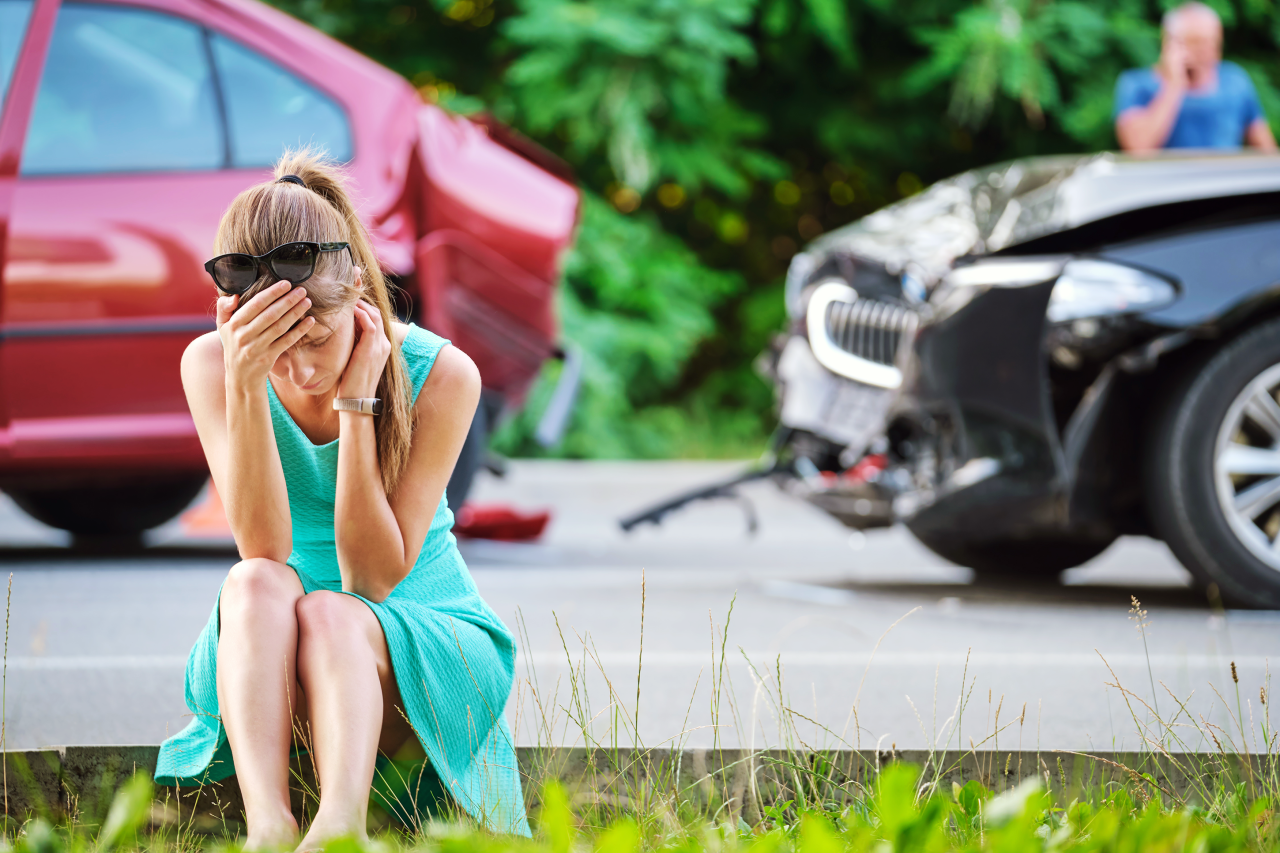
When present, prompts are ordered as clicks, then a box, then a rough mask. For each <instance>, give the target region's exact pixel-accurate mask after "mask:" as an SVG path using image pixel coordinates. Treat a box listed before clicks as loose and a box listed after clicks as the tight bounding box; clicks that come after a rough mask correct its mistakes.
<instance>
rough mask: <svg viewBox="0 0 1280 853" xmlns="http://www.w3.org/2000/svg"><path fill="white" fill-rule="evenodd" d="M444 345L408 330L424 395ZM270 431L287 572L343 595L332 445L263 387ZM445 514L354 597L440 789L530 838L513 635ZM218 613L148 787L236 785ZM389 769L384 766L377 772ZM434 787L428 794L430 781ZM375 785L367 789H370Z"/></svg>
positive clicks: (200, 643) (501, 827)
mask: <svg viewBox="0 0 1280 853" xmlns="http://www.w3.org/2000/svg"><path fill="white" fill-rule="evenodd" d="M448 343H449V342H448V341H446V340H444V339H443V338H441V337H438V336H437V335H434V334H432V333H431V332H428V331H426V330H424V329H420V328H418V327H417V326H410V328H409V331H408V334H407V335H406V336H405V339H404V343H403V345H402V347H401V351H402V352H403V354H404V359H405V363H406V366H407V367H408V372H409V379H410V382H411V384H412V386H413V399H415V400H416V399H417V396H418V393H419V392H420V391H421V390H422V386H423V383H425V382H426V381H427V375H428V374H429V373H430V372H431V366H432V364H434V363H435V359H436V355H437V354H438V353H439V352H440V350H441V349H442V348H443V347H444V346H445V345H446V344H448ZM267 395H268V397H269V399H270V403H271V423H272V426H273V427H274V431H275V439H276V447H277V448H278V450H279V453H280V462H281V464H282V466H283V468H284V475H285V482H286V484H287V486H288V490H289V512H290V514H291V515H292V519H293V553H292V554H291V555H290V556H289V561H288V562H289V565H290V566H291V567H293V569H294V571H295V572H297V574H298V578H299V580H301V581H302V586H303V588H304V589H305V590H306V591H307V592H314V591H315V590H320V589H327V590H333V591H335V592H341V591H342V580H341V578H340V576H339V574H338V556H337V549H336V546H335V544H334V527H333V508H334V499H335V494H336V490H337V474H338V442H337V441H336V440H335V441H331V442H329V443H328V444H324V445H320V446H316V445H314V444H312V443H311V440H310V439H308V438H307V437H306V435H305V434H304V433H303V432H302V430H301V429H300V428H299V427H298V425H297V424H296V423H295V422H294V420H293V418H292V417H291V416H290V415H289V413H288V411H287V410H286V409H285V407H284V406H283V405H282V404H281V402H280V400H279V398H278V397H277V396H276V393H275V389H273V388H272V387H271V383H270V381H268V382H267ZM452 527H453V513H452V512H450V511H449V505H448V501H447V500H446V499H445V498H443V497H442V498H441V499H440V506H439V507H437V509H436V513H435V517H434V518H433V519H432V522H431V529H430V532H428V533H427V538H426V541H425V542H424V543H423V545H422V553H421V554H419V556H418V561H417V562H416V563H415V564H414V566H413V569H412V571H410V572H409V575H408V576H407V577H405V579H404V580H402V581H401V582H400V583H399V585H398V586H396V588H395V589H394V590H393V591H392V592H391V594H390V595H389V596H387V598H386V599H385V600H384V601H382V602H380V603H375V602H372V601H368V600H367V599H364V598H362V597H360V596H358V595H355V594H354V593H346V594H347V595H352V596H353V597H355V598H359V599H360V600H361V601H363V602H364V603H365V604H367V605H368V606H369V609H370V610H372V611H373V612H374V614H375V615H376V616H377V617H378V621H379V622H380V623H381V624H382V631H383V634H384V635H385V636H386V640H387V648H388V649H389V650H390V652H391V662H392V666H393V668H394V670H395V676H396V684H397V685H398V686H399V688H400V696H401V698H402V699H403V700H404V706H405V707H404V710H405V712H406V714H407V715H408V717H409V721H410V722H411V723H412V724H413V728H414V731H415V732H416V734H417V736H418V740H419V741H420V742H421V743H422V748H423V751H424V752H425V753H426V755H427V759H428V761H429V763H430V769H432V770H434V771H435V775H437V776H438V777H439V781H438V785H439V786H440V787H443V789H444V790H446V791H448V793H449V794H450V795H451V796H452V798H453V800H454V801H456V802H457V803H458V804H459V805H461V806H462V807H463V808H464V809H466V811H467V812H468V813H469V814H471V815H472V816H473V817H474V818H475V819H476V820H477V821H479V822H480V823H481V825H483V826H485V827H487V828H489V829H491V830H493V831H497V832H509V833H515V834H520V835H528V834H529V824H528V821H527V820H526V818H525V809H524V797H523V796H522V794H521V788H520V775H519V769H518V767H517V765H516V758H515V750H514V748H513V747H514V744H513V742H512V738H511V732H510V730H509V728H508V727H507V722H506V717H505V713H504V712H505V709H506V705H507V698H508V697H509V696H510V694H511V685H512V681H513V679H514V676H515V655H516V647H515V641H514V638H513V637H512V636H511V632H510V631H508V630H507V628H506V626H505V625H503V623H502V620H501V619H499V618H498V617H497V615H496V614H495V613H494V612H493V611H492V610H491V609H490V608H489V606H488V605H487V604H485V603H484V601H483V600H481V598H480V594H479V592H478V591H477V589H476V585H475V582H474V581H472V579H471V575H470V573H469V572H468V571H467V566H466V564H465V563H464V562H463V560H462V555H461V554H459V553H458V546H457V542H456V541H455V540H454V537H453V534H452V533H451V532H450V531H451V529H452ZM217 666H218V606H217V603H216V602H215V603H214V607H213V614H212V615H211V616H210V617H209V622H208V624H207V625H206V626H205V628H204V631H203V632H202V633H201V634H200V636H199V638H198V639H197V640H196V644H195V647H194V648H193V649H192V650H191V655H190V656H189V657H188V659H187V673H186V700H187V707H188V708H189V709H190V710H191V713H192V714H193V715H194V717H193V719H192V720H191V722H190V723H189V724H188V725H187V727H186V728H184V729H183V730H182V731H181V732H179V733H178V734H176V735H174V736H173V737H171V738H169V739H168V740H166V741H165V742H164V744H163V745H162V746H161V747H160V758H159V763H158V765H157V767H156V775H155V778H156V782H157V783H158V784H161V785H197V784H201V783H204V782H213V781H217V780H219V779H224V778H226V777H228V776H230V775H232V774H233V773H235V767H234V765H233V763H232V759H231V748H230V746H229V745H228V743H227V735H226V732H225V731H224V730H223V728H222V724H221V720H220V718H219V716H218V691H217V683H218V682H217ZM384 766H385V762H381V761H380V768H381V767H384ZM429 784H431V785H432V786H433V787H434V786H435V784H436V783H435V780H432V782H431V783H429ZM377 787H378V785H377V784H376V783H375V789H376V788H377Z"/></svg>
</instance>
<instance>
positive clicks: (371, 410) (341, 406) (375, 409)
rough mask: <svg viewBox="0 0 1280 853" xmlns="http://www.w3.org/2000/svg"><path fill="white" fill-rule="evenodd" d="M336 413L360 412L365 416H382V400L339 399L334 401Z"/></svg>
mask: <svg viewBox="0 0 1280 853" xmlns="http://www.w3.org/2000/svg"><path fill="white" fill-rule="evenodd" d="M333 409H334V411H335V412H360V413H361V414H365V415H380V414H382V400H380V399H378V398H377V397H337V398H335V399H334V401H333Z"/></svg>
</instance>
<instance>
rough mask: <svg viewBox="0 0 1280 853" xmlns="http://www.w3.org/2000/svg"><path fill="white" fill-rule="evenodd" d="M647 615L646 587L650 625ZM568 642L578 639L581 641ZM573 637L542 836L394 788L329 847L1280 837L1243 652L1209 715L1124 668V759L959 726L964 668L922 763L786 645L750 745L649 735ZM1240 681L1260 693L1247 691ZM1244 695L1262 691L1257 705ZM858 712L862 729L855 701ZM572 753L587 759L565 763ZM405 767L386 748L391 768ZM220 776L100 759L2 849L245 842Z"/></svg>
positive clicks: (539, 795)
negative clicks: (882, 740)
mask: <svg viewBox="0 0 1280 853" xmlns="http://www.w3.org/2000/svg"><path fill="white" fill-rule="evenodd" d="M1133 605H1134V606H1133V609H1132V611H1131V616H1132V618H1133V619H1134V621H1135V623H1136V627H1137V630H1138V631H1139V632H1142V633H1143V635H1144V637H1145V634H1146V632H1147V631H1148V630H1149V622H1148V620H1147V619H1146V614H1145V612H1144V611H1142V608H1141V605H1140V604H1139V603H1138V602H1137V601H1136V600H1134V602H1133ZM731 617H732V606H730V609H729V618H731ZM643 618H644V617H643V593H642V608H641V639H642V643H643ZM729 618H727V619H726V621H725V624H724V625H723V626H719V627H717V626H714V625H713V626H712V631H713V637H714V642H713V644H712V652H711V661H710V663H711V665H710V667H709V669H708V670H707V672H708V675H707V682H706V687H707V689H706V691H705V692H704V693H703V694H702V695H703V698H704V700H708V701H709V702H710V704H711V710H712V719H713V723H718V722H719V721H721V720H723V721H725V725H726V726H728V725H733V726H734V727H735V728H736V729H737V730H738V731H742V730H743V729H742V726H741V725H740V716H741V715H740V714H739V712H738V709H736V708H735V707H734V703H733V696H734V691H733V690H732V684H731V679H730V674H729V668H728V666H727V665H726V664H727V659H728V658H729V657H730V656H732V655H733V652H732V650H730V649H729V648H728V641H727V637H728V623H729ZM899 621H901V620H899ZM895 624H896V623H895ZM890 630H892V628H891V629H890ZM886 633H887V632H886ZM881 639H882V640H883V637H882V638H881ZM878 645H879V644H877V646H878ZM571 648H573V649H575V650H578V649H580V651H575V652H574V653H570V649H571ZM564 649H565V654H566V658H567V659H568V660H569V664H570V666H569V673H568V677H567V679H563V678H562V679H561V680H560V681H558V682H557V683H556V684H555V685H548V686H547V687H546V688H545V689H546V692H539V688H538V685H537V679H536V678H535V677H534V674H533V673H530V678H529V680H528V682H527V683H526V684H525V688H527V689H528V690H530V691H533V696H532V700H533V701H532V704H533V705H534V706H535V707H537V708H539V709H540V713H541V714H542V716H541V718H540V719H539V720H538V721H536V722H537V724H538V733H539V734H538V740H539V741H540V742H541V743H545V744H553V743H566V742H570V741H574V742H575V746H576V747H577V750H576V751H574V752H571V753H570V752H566V751H565V750H563V749H557V748H555V747H552V746H545V747H541V748H538V749H535V750H534V752H533V753H532V760H530V761H526V767H525V768H524V769H525V772H526V796H527V798H528V804H529V811H530V816H531V819H532V822H533V824H534V828H535V830H534V831H535V838H534V839H532V840H523V839H514V838H510V837H503V836H496V835H493V834H490V833H487V832H485V831H483V830H481V829H479V828H477V827H476V826H475V825H474V823H473V822H472V821H470V820H469V819H467V818H466V816H465V815H463V814H460V813H458V812H457V811H456V810H454V811H452V812H450V811H449V810H448V809H446V810H445V811H444V812H443V813H439V814H435V815H429V816H428V815H417V814H401V815H400V817H401V819H400V820H399V821H394V820H392V819H391V818H392V814H391V810H392V809H393V808H394V807H392V809H389V808H375V809H374V810H373V814H374V821H373V823H374V825H375V826H376V827H377V830H376V831H375V832H374V833H373V835H372V837H371V839H370V840H369V841H365V842H357V841H354V840H351V839H346V840H340V841H336V842H334V843H333V844H331V845H330V847H329V849H330V850H333V851H335V853H360V851H366V852H367V853H401V851H403V853H409V851H414V853H417V851H421V853H435V852H436V851H439V853H463V851H468V853H469V851H476V853H498V851H513V853H519V851H529V853H571V851H573V853H641V851H643V852H644V853H650V852H651V851H652V852H653V853H657V851H662V853H737V851H742V853H790V852H791V851H794V853H844V851H849V853H854V852H855V851H857V852H858V853H861V851H867V852H868V853H891V851H900V852H901V853H905V852H906V851H912V853H914V851H920V853H925V851H991V853H1031V851H1046V853H1047V851H1082V853H1083V851H1115V853H1127V852H1128V851H1134V853H1138V851H1143V852H1144V853H1145V851H1188V853H1214V851H1235V850H1240V851H1270V850H1280V818H1278V817H1277V815H1276V812H1275V809H1274V808H1273V806H1272V804H1273V803H1276V802H1277V801H1278V797H1280V751H1278V750H1277V749H1276V745H1277V735H1276V733H1275V732H1274V731H1273V730H1272V728H1271V723H1270V718H1269V712H1270V703H1269V701H1268V700H1269V697H1268V695H1267V691H1268V688H1269V685H1268V684H1265V683H1264V684H1262V685H1256V686H1254V687H1253V688H1247V689H1246V688H1244V687H1242V686H1241V684H1240V683H1239V680H1238V678H1237V676H1236V668H1235V665H1234V664H1232V665H1231V677H1232V682H1231V683H1230V684H1229V685H1228V689H1227V691H1226V692H1220V691H1218V689H1217V688H1213V692H1214V693H1215V694H1216V696H1217V701H1218V703H1219V705H1218V706H1217V707H1220V709H1221V712H1220V716H1219V717H1218V718H1217V719H1218V720H1219V722H1218V723H1214V722H1211V721H1210V720H1209V719H1206V718H1205V717H1203V716H1201V715H1200V714H1199V713H1197V714H1194V715H1193V714H1192V712H1191V711H1190V710H1189V698H1190V697H1189V696H1179V695H1177V694H1175V693H1174V692H1173V691H1172V690H1170V689H1168V688H1167V687H1165V685H1163V684H1161V683H1159V682H1157V681H1156V679H1155V678H1154V677H1151V678H1149V679H1147V681H1148V683H1147V684H1145V685H1143V686H1142V687H1141V688H1139V689H1137V690H1134V689H1130V688H1129V687H1127V686H1125V685H1123V684H1122V683H1121V682H1120V681H1119V679H1118V678H1116V679H1115V680H1114V682H1112V683H1111V684H1109V687H1110V688H1111V689H1114V690H1117V691H1118V692H1119V694H1120V695H1121V696H1122V697H1123V700H1124V702H1125V704H1126V707H1127V709H1128V712H1129V716H1130V720H1131V722H1132V724H1133V726H1134V730H1135V731H1136V732H1137V734H1138V735H1139V737H1140V741H1141V743H1142V746H1141V747H1140V748H1139V749H1138V750H1137V751H1136V752H1134V753H1133V754H1132V755H1131V756H1129V757H1128V758H1125V759H1124V760H1123V761H1122V762H1121V761H1105V760H1099V759H1084V758H1081V757H1079V756H1071V755H1065V757H1066V758H1067V759H1068V761H1066V762H1064V760H1063V758H1064V754H1061V753H1059V754H1056V755H1055V754H1054V753H1049V752H1045V753H1036V752H1028V753H1001V752H998V751H995V747H996V746H997V745H998V739H999V737H1000V736H1001V734H1002V733H1003V734H1004V736H1005V737H1006V740H1007V739H1009V738H1010V737H1013V736H1015V735H1016V734H1017V732H1018V731H1020V730H1021V728H1022V727H1023V726H1024V725H1025V723H1026V712H1025V709H1023V711H1021V712H1020V713H1018V714H1017V715H1013V714H1010V715H1007V716H1005V717H1003V718H1002V716H1001V712H1000V710H999V706H998V705H997V706H996V708H995V713H994V715H993V716H990V717H988V718H987V719H988V722H985V723H983V724H982V725H981V726H978V725H975V724H973V723H972V722H970V723H968V724H965V725H964V726H963V727H962V724H963V723H964V721H965V714H966V711H967V712H968V714H969V717H970V720H972V718H973V716H974V715H975V713H976V711H977V709H970V708H969V705H970V701H971V699H972V697H973V696H974V693H975V684H974V682H972V681H971V680H966V681H965V682H964V685H963V687H962V689H961V691H960V696H959V698H958V699H957V700H956V703H955V706H954V707H955V711H954V713H953V714H952V715H951V717H950V718H949V719H948V722H947V724H945V725H944V726H943V731H942V732H941V733H940V735H939V736H938V737H936V738H933V739H932V740H931V742H932V743H935V744H937V746H935V748H932V749H930V750H928V751H927V752H925V753H924V758H923V760H922V761H920V762H919V764H917V765H911V764H906V763H901V762H897V761H893V760H892V759H891V757H890V756H888V755H884V754H881V753H877V752H875V751H858V750H855V749H851V748H849V747H852V746H856V745H857V744H848V743H846V742H845V741H844V738H843V736H842V735H838V734H837V733H835V732H832V731H829V730H826V729H824V728H822V727H821V726H819V725H817V724H815V723H814V721H812V720H809V719H807V718H805V717H804V716H803V715H802V714H799V713H798V712H796V711H795V710H794V709H793V708H792V707H791V706H790V704H789V702H788V700H787V698H786V696H787V690H786V687H785V682H784V670H783V667H782V666H781V663H780V662H777V661H775V662H774V665H773V669H772V671H770V670H769V669H767V668H761V667H757V666H754V665H753V666H752V668H751V671H752V676H753V680H754V681H755V684H756V685H757V688H758V691H759V692H760V693H761V694H763V695H764V697H765V699H766V701H767V702H769V703H771V704H772V709H771V710H772V713H773V716H774V718H775V719H776V720H778V721H779V723H778V725H779V730H778V735H777V737H778V741H777V743H775V744H771V745H769V747H768V748H767V749H764V750H757V751H746V750H737V749H730V748H722V747H721V746H720V745H719V744H717V745H716V746H714V747H712V748H711V749H707V750H697V751H688V750H686V749H685V748H684V746H685V743H686V739H687V732H686V733H684V734H681V735H677V736H676V737H675V738H673V739H672V740H671V741H669V742H666V743H664V744H661V745H659V748H657V749H655V748H651V747H649V746H646V745H645V744H644V743H642V742H641V739H640V737H639V735H638V727H637V725H636V721H637V720H638V719H639V718H640V714H641V712H642V710H643V695H642V693H641V690H640V678H639V674H637V679H636V683H635V685H634V688H633V687H632V686H631V685H630V684H629V683H628V684H627V685H622V684H620V683H616V682H615V681H613V680H612V679H610V677H609V675H608V674H607V673H606V672H605V671H604V667H603V666H602V665H601V664H600V660H599V657H598V655H597V654H596V653H595V650H594V646H593V644H592V643H591V641H590V638H589V637H584V638H576V637H575V638H574V642H572V643H571V642H570V641H569V640H568V639H565V641H564ZM589 670H595V671H598V673H599V674H601V675H603V676H604V678H603V682H604V684H605V687H604V691H605V695H603V696H600V695H595V696H593V695H592V694H591V691H589V690H588V689H587V687H586V684H587V675H588V671H589ZM1113 675H1114V674H1113ZM966 679H967V675H966ZM1210 686H1211V687H1212V685H1210ZM1148 689H1149V690H1150V693H1148V692H1147V690H1148ZM1254 690H1256V695H1253V691H1254ZM1242 691H1246V692H1249V693H1250V697H1251V698H1249V699H1245V698H1243V696H1242ZM1157 693H1159V694H1160V695H1159V701H1157ZM1233 694H1234V695H1233ZM1252 699H1257V700H1258V702H1259V704H1258V705H1257V706H1256V708H1255V706H1254V705H1253V703H1252ZM691 702H692V700H691ZM989 704H991V703H990V702H989ZM988 710H990V709H988ZM1162 712H1163V713H1162ZM978 716H979V717H981V714H978ZM851 717H852V718H853V719H854V720H855V723H854V729H855V731H857V730H858V725H857V723H856V719H857V707H856V705H855V707H854V708H853V709H852V713H851ZM800 725H803V729H804V730H803V733H802V732H801V729H800V728H799V726H800ZM975 729H976V731H975ZM962 731H963V732H964V742H962V741H961V732H962ZM1206 746H1207V749H1204V747H1206ZM1014 756H1017V758H1018V761H1017V762H1014V761H1013V758H1014ZM1024 758H1026V759H1027V760H1026V763H1025V764H1023V763H1022V762H1023V759H1024ZM566 762H571V763H572V762H576V763H573V766H566ZM19 764H20V763H19ZM962 764H963V765H966V766H967V768H968V769H969V771H970V775H973V773H972V771H973V769H974V768H975V766H976V767H977V769H978V773H977V775H978V776H979V777H980V778H981V781H979V780H977V779H971V780H970V781H967V782H966V783H965V784H963V785H960V784H958V783H955V782H952V781H951V779H953V778H955V775H956V771H957V768H960V767H961V766H962ZM1001 765H1003V766H1001ZM409 767H411V765H404V764H399V763H393V765H392V768H394V769H392V770H389V771H388V775H392V776H394V775H395V774H397V773H399V772H403V771H406V769H407V768H409ZM6 768H7V769H6V772H7V773H8V774H10V775H9V776H8V784H10V785H13V784H15V775H14V774H15V770H17V771H19V772H17V773H16V776H17V777H18V780H19V781H20V780H21V779H22V778H27V777H29V768H27V769H24V768H23V767H21V766H16V764H15V759H13V758H10V759H9V760H8V763H7V764H6ZM117 778H119V777H117ZM313 779H314V776H313V775H310V774H309V773H308V772H307V770H306V768H304V767H301V766H300V767H299V768H298V771H297V779H296V785H295V787H296V788H297V789H298V790H297V791H296V793H297V794H298V795H299V797H298V799H299V803H300V804H301V811H302V813H303V818H304V823H305V820H306V817H307V814H308V812H310V811H311V810H312V809H313V808H314V804H315V801H316V797H315V785H314V782H313V781H312V780H313ZM380 781H381V783H382V784H381V787H383V788H390V789H391V790H392V792H393V793H394V790H395V789H396V788H397V787H404V786H405V785H412V784H413V782H412V781H411V779H410V777H408V776H404V777H397V778H385V777H384V778H383V779H382V780H380ZM397 782H399V783H400V784H399V785H397V784H396V783H397ZM64 787H65V786H64ZM226 793H227V789H226V788H222V789H213V790H209V791H195V792H188V793H185V794H183V796H182V797H181V798H179V797H177V796H175V794H174V792H172V791H166V790H161V791H156V790H155V789H154V788H153V786H152V783H151V781H150V779H149V778H148V777H147V776H146V775H144V774H138V775H134V776H133V777H132V778H130V779H128V781H126V782H125V784H123V785H122V786H119V787H118V788H117V786H116V784H115V783H114V781H113V780H112V779H110V778H104V779H102V780H101V783H100V784H99V785H98V789H97V790H96V791H93V792H73V791H71V790H70V789H69V788H66V789H65V794H66V796H60V797H59V799H60V805H58V806H57V807H56V808H54V807H44V806H39V807H38V808H37V809H36V810H35V812H36V813H35V814H32V815H24V816H22V818H21V819H15V818H6V819H5V820H6V822H5V823H4V824H3V825H0V853H81V851H84V853H90V851H111V850H120V851H135V850H137V851H142V850H146V851H163V853H192V851H197V850H210V851H219V853H221V851H234V850H236V849H238V848H237V844H238V841H237V838H238V836H239V834H240V832H241V830H242V826H241V825H240V824H239V822H238V815H237V814H236V809H235V807H234V804H232V805H231V806H230V807H228V801H227V800H226V799H225V798H224V795H225V794H226ZM375 804H376V798H375ZM383 805H384V806H387V805H388V801H385V800H384V801H383Z"/></svg>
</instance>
